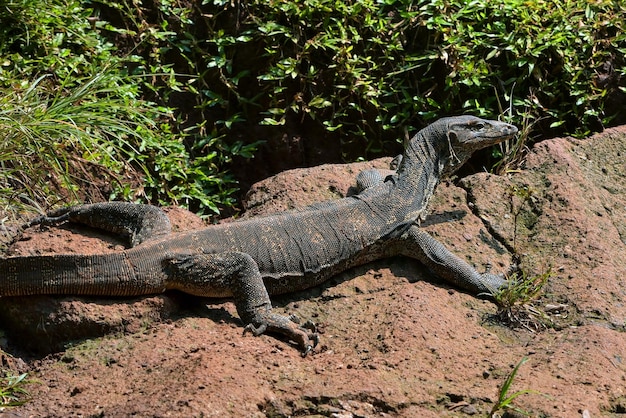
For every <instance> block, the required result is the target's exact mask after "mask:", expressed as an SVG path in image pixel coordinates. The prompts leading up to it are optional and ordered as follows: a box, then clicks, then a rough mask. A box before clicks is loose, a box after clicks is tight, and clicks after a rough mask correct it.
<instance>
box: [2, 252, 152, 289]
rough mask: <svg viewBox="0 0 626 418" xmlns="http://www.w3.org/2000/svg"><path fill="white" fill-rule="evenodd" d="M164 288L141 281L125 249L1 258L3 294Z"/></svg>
mask: <svg viewBox="0 0 626 418" xmlns="http://www.w3.org/2000/svg"><path fill="white" fill-rule="evenodd" d="M163 290H164V289H163V287H162V286H159V284H158V283H151V281H146V280H143V281H140V280H138V279H137V277H136V274H135V267H134V266H133V264H132V263H131V262H130V260H129V258H128V256H127V254H126V253H124V252H122V253H116V254H100V255H47V256H27V257H8V258H0V296H26V295H69V294H72V295H90V296H104V295H106V296H137V295H143V294H150V293H160V292H162V291H163Z"/></svg>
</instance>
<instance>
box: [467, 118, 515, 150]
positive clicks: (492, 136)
mask: <svg viewBox="0 0 626 418" xmlns="http://www.w3.org/2000/svg"><path fill="white" fill-rule="evenodd" d="M516 134H517V128H516V127H515V126H514V125H510V124H508V123H507V124H502V125H501V126H499V127H498V129H497V130H491V129H485V130H481V131H478V132H476V135H475V136H473V137H472V138H469V139H468V140H467V141H465V142H466V143H468V144H475V145H479V146H480V148H484V147H488V146H490V145H495V144H498V143H500V142H503V141H506V140H508V139H511V138H513V137H514V136H515V135H516Z"/></svg>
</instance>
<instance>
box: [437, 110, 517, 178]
mask: <svg viewBox="0 0 626 418" xmlns="http://www.w3.org/2000/svg"><path fill="white" fill-rule="evenodd" d="M435 123H436V124H437V125H439V126H437V128H439V129H437V131H438V132H439V133H440V135H436V137H437V141H439V142H440V143H439V144H434V145H435V147H436V148H438V149H440V150H441V151H440V152H441V153H442V154H441V155H445V157H447V158H444V160H446V161H445V167H444V172H443V174H444V175H446V174H451V173H452V172H454V171H455V170H456V169H458V168H459V167H461V166H462V165H463V163H465V162H466V161H467V160H468V159H469V157H470V156H471V155H472V153H473V152H475V151H477V150H479V149H482V148H485V147H488V146H491V145H494V144H498V143H500V142H502V141H505V140H507V139H510V138H512V137H513V136H514V135H515V134H516V133H517V128H516V127H515V126H513V125H510V124H508V123H504V122H499V121H494V120H485V119H481V118H477V117H475V116H456V117H451V118H443V119H440V120H438V121H437V122H435ZM442 131H443V132H442ZM442 141H443V143H441V142H442ZM446 148H447V149H446Z"/></svg>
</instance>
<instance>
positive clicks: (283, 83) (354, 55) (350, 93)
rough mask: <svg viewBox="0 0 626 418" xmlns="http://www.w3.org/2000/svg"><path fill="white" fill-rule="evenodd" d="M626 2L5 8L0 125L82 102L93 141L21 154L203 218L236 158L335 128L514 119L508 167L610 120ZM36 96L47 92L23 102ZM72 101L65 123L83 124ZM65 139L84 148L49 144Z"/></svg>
mask: <svg viewBox="0 0 626 418" xmlns="http://www.w3.org/2000/svg"><path fill="white" fill-rule="evenodd" d="M624 12H626V5H624V4H622V2H614V1H607V0H599V1H596V2H592V3H590V2H586V1H582V0H558V1H551V2H548V1H543V0H530V1H526V0H505V1H503V2H491V1H488V0H472V1H456V0H420V1H409V0H379V1H374V0H338V1H336V0H333V1H331V0H305V1H300V2H296V1H278V0H271V1H261V0H252V1H249V2H231V1H223V0H203V1H200V0H167V1H165V0H160V1H156V0H143V1H136V0H122V1H113V0H83V1H81V0H32V1H31V0H8V1H6V2H4V3H3V5H2V7H0V21H1V22H2V25H0V89H2V94H3V96H11V98H5V99H4V101H3V106H4V107H3V112H4V114H5V115H7V114H11V112H13V116H10V118H11V119H12V120H13V122H11V123H5V125H3V127H0V129H1V130H2V132H1V133H2V134H3V136H6V135H14V130H15V129H16V128H17V125H19V123H21V121H22V119H21V118H25V119H24V120H30V121H31V122H32V123H34V122H35V121H34V119H33V118H36V117H39V116H42V117H47V113H48V110H45V111H44V109H47V108H48V106H49V105H50V102H51V101H55V100H56V101H57V102H60V101H63V100H65V102H66V104H67V103H69V102H71V98H72V97H76V96H77V95H78V94H80V95H82V96H81V97H82V99H81V102H80V103H81V104H87V107H89V109H84V108H83V109H77V110H76V111H77V112H82V115H83V116H82V121H85V118H84V116H85V115H86V113H85V112H91V115H92V116H93V117H95V116H96V114H97V115H99V116H101V118H102V119H100V121H101V122H102V123H100V124H99V126H98V127H96V128H93V129H92V128H89V127H88V126H87V125H81V124H80V123H79V122H77V123H76V129H77V130H81V131H83V134H81V139H80V140H79V139H77V138H68V139H67V140H66V139H65V138H64V137H63V135H65V134H66V133H61V132H58V133H57V134H55V135H56V136H55V135H52V137H50V138H48V137H47V135H48V133H47V131H45V130H41V131H40V132H39V133H37V132H36V131H32V132H31V133H32V134H33V135H39V137H37V138H36V141H37V143H38V147H39V148H34V149H30V150H28V151H24V150H25V149H24V148H22V147H20V146H19V145H16V146H14V147H13V149H16V148H19V149H21V150H22V151H23V152H26V153H30V154H29V155H32V154H37V159H34V160H36V162H37V164H35V167H36V168H37V170H40V171H41V172H46V171H47V172H48V174H49V175H51V176H53V177H57V178H59V179H61V180H60V183H61V184H62V189H63V190H66V189H67V190H69V191H70V194H72V192H73V191H75V190H76V189H77V186H79V185H81V183H80V182H77V181H76V177H80V176H82V174H80V173H81V170H78V172H77V171H73V170H74V167H71V164H68V161H73V162H74V163H76V160H77V158H84V159H85V160H88V161H89V163H87V165H88V166H89V167H92V168H90V170H92V169H93V167H95V166H97V167H98V168H97V169H96V170H95V172H96V173H97V174H93V172H92V171H91V173H92V175H96V176H100V175H104V177H105V178H106V179H107V180H106V182H109V179H113V180H112V181H111V183H112V184H113V186H112V187H111V190H105V191H106V192H107V193H109V194H110V196H105V197H113V198H117V199H134V200H144V201H151V202H154V203H167V202H177V203H179V204H182V205H185V206H189V207H191V208H192V209H195V210H200V211H204V212H205V213H208V212H216V211H217V210H218V208H220V207H228V206H230V205H232V204H233V198H232V195H233V193H234V190H235V181H234V179H233V177H232V175H230V174H229V170H230V169H231V168H232V166H233V163H234V162H235V161H237V162H243V161H245V160H246V159H249V158H251V157H253V156H254V155H255V153H256V151H257V148H258V146H259V144H260V142H259V141H260V140H263V139H267V138H270V137H281V136H282V135H283V134H284V133H306V134H307V135H308V136H309V138H308V139H309V140H311V141H315V139H316V137H318V136H322V135H323V136H325V137H329V138H334V139H336V140H337V141H339V144H340V147H339V148H340V151H341V152H342V154H343V156H344V158H345V159H348V160H353V159H356V158H359V157H366V158H369V157H372V156H376V155H380V154H388V153H391V152H397V151H398V149H399V143H400V139H401V138H403V137H404V136H405V135H406V133H407V132H412V131H415V130H417V129H418V128H421V127H423V126H424V124H426V123H428V122H430V121H432V120H433V119H435V118H438V117H441V116H445V115H450V114H460V113H474V114H477V115H480V116H487V117H495V116H496V115H498V114H501V113H506V114H508V116H507V119H508V120H509V121H510V122H512V123H515V124H517V125H523V126H525V127H526V129H525V131H524V133H525V135H523V136H522V137H521V138H520V139H519V140H518V142H517V143H512V144H509V148H508V149H507V148H503V149H501V150H498V151H496V153H499V157H502V156H504V155H505V154H506V153H507V152H511V153H512V154H514V156H513V157H511V158H510V159H509V160H508V161H509V162H506V163H502V164H501V167H503V168H501V169H505V170H506V169H510V168H511V167H514V166H513V164H514V163H515V162H516V161H519V159H520V158H521V157H520V155H521V154H520V152H521V151H523V149H524V147H525V145H526V143H527V141H528V138H533V137H534V136H535V135H537V134H543V135H552V134H559V133H563V132H569V133H572V134H576V135H584V134H587V133H589V132H591V131H594V130H599V129H601V128H602V127H603V126H605V125H606V124H608V123H610V121H611V118H612V116H613V113H615V112H617V111H618V110H619V109H620V106H615V105H613V107H611V106H609V104H610V103H611V100H612V102H613V103H615V101H616V100H615V99H616V98H617V99H619V97H622V98H623V96H619V95H620V94H622V95H623V94H624V93H625V92H626V87H625V86H626V77H624V75H626V62H625V61H624V58H623V57H624V55H625V52H626V34H625V33H624V23H623V15H624ZM95 84H97V85H98V86H97V87H95ZM85 86H88V87H89V88H88V91H87V92H85V91H84V90H81V89H84V88H85ZM27 93H28V94H30V99H32V100H34V99H35V98H38V100H39V102H31V105H29V106H30V107H29V108H28V109H26V107H22V108H21V109H20V108H19V106H17V105H18V104H19V103H18V102H19V101H20V100H21V99H19V98H21V97H25V96H27ZM100 100H102V101H103V103H104V104H103V105H101V106H99V107H98V106H97V105H96V103H97V102H98V101H100ZM501 103H506V104H507V105H506V107H507V108H506V109H503V106H502V105H501ZM618 103H619V101H618ZM11 106H14V108H13V110H12V109H11ZM33 109H39V110H38V111H37V112H38V113H37V112H35V111H34V110H33ZM31 110H32V111H31ZM57 110H61V108H57ZM63 111H64V112H65V111H67V112H70V113H68V116H67V117H66V119H65V122H63V119H61V120H60V121H61V123H67V121H68V120H70V119H71V120H73V117H74V116H77V119H79V120H81V117H78V115H72V114H71V111H72V109H70V108H69V107H68V108H66V109H64V110H63ZM24 113H26V114H28V115H27V116H17V115H18V114H24ZM57 114H58V113H57ZM96 119H98V118H96ZM109 123H110V124H112V125H115V126H117V128H114V127H111V128H110V129H108V128H106V127H105V126H104V125H105V124H109ZM131 128H132V130H133V132H131V131H130V130H131ZM7 129H8V130H7ZM59 129H60V128H59ZM74 134H76V132H74ZM74 134H71V135H70V137H72V135H74ZM92 134H93V138H91V139H89V140H88V139H86V136H88V135H92ZM16 138H19V136H17V137H16ZM33 140H34V139H33V138H31V139H28V141H26V142H24V145H29V144H32V143H33V142H32V141H33ZM42 141H49V143H48V144H47V145H42V144H43V142H42ZM16 144H18V143H16ZM313 146H314V145H313ZM58 149H65V150H66V151H67V152H68V153H70V152H74V153H75V154H74V157H72V156H71V155H69V154H65V155H63V154H61V156H55V155H54V154H52V155H48V156H44V155H42V154H40V153H41V152H43V151H50V150H58ZM5 154H7V153H5ZM40 160H41V161H48V162H50V161H51V162H52V164H51V165H45V164H43V163H42V164H41V165H39V162H40ZM2 161H3V163H4V166H3V168H1V170H3V171H2V173H1V174H0V178H12V180H6V181H3V184H2V185H1V186H2V187H3V188H4V189H5V192H3V196H4V197H3V199H4V201H5V202H6V201H7V200H8V199H9V198H12V197H14V196H24V195H28V194H29V193H30V194H31V196H32V193H31V192H29V191H28V190H26V189H25V188H20V187H22V186H20V185H19V183H20V181H21V179H20V178H19V174H17V173H18V172H19V170H21V167H20V164H21V163H17V162H16V163H15V164H12V163H9V162H7V161H8V158H4V159H3V160H2ZM28 162H29V163H31V164H32V163H34V161H33V160H30V161H28ZM22 167H23V166H22ZM60 167H64V168H63V169H60ZM81 167H83V166H81ZM88 171H89V170H88ZM103 173H104V174H103ZM105 174H106V175H105ZM16 177H17V180H16ZM26 177H28V176H27V175H26ZM118 180H119V181H118ZM142 183H143V184H142ZM39 184H41V183H39ZM7 188H9V189H12V190H13V191H12V194H11V196H9V197H7V194H6V189H7ZM46 193H47V190H44V189H42V191H41V193H40V194H46ZM35 194H37V192H35ZM59 194H60V197H57V198H61V197H63V198H67V191H66V192H65V193H59ZM80 197H81V198H89V196H80ZM21 198H22V199H27V198H26V197H21ZM92 198H94V199H95V198H97V199H98V200H100V197H99V196H96V197H92Z"/></svg>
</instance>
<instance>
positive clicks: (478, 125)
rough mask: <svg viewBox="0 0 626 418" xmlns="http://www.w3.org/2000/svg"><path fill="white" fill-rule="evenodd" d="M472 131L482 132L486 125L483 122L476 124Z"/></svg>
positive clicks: (471, 127)
mask: <svg viewBox="0 0 626 418" xmlns="http://www.w3.org/2000/svg"><path fill="white" fill-rule="evenodd" d="M470 129H471V130H472V131H480V130H481V129H485V124H484V123H482V122H476V123H473V124H471V125H470Z"/></svg>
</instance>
